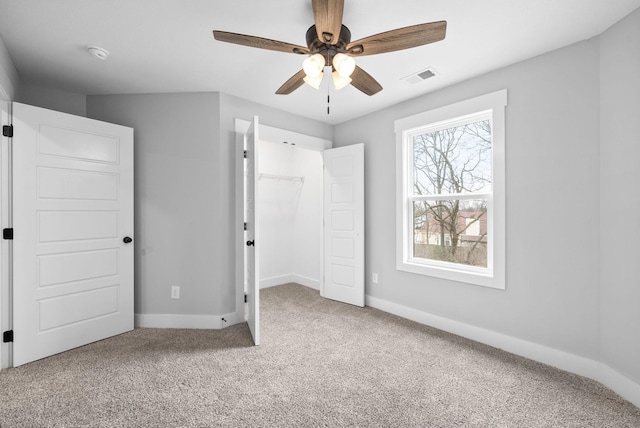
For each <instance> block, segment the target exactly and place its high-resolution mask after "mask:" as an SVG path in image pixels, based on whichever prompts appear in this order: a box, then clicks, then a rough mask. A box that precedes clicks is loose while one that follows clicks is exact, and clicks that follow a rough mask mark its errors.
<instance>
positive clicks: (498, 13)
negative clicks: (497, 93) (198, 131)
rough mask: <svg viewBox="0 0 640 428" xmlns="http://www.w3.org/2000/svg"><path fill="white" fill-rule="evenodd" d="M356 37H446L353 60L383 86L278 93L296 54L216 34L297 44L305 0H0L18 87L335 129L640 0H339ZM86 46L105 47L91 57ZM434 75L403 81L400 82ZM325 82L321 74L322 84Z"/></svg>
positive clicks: (617, 14) (509, 59) (563, 39)
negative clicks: (421, 29) (161, 101)
mask: <svg viewBox="0 0 640 428" xmlns="http://www.w3.org/2000/svg"><path fill="white" fill-rule="evenodd" d="M345 3H346V4H345V10H344V18H343V21H344V22H343V23H344V24H345V25H346V26H347V27H349V29H350V30H351V33H352V40H357V39H360V38H362V37H366V36H369V35H373V34H376V33H380V32H383V31H388V30H392V29H395V28H398V27H405V26H409V25H414V24H420V23H423V22H432V21H439V20H446V21H447V22H448V24H447V25H448V26H447V36H446V39H445V40H444V41H441V42H438V43H434V44H431V45H426V46H421V47H417V48H413V49H409V50H405V51H400V52H392V53H387V54H381V55H374V56H366V57H361V58H358V59H357V60H356V61H357V63H358V65H359V66H360V67H362V68H363V69H364V70H366V71H367V72H368V73H369V74H371V75H372V76H373V77H374V78H375V79H376V80H378V82H380V84H382V86H383V87H384V89H383V90H382V91H381V92H379V93H378V94H376V95H374V96H372V97H369V96H366V95H364V94H362V93H361V92H359V91H358V90H356V89H355V88H353V87H352V86H348V87H347V88H345V89H342V90H341V91H338V92H336V91H335V90H334V89H333V88H330V93H331V114H330V115H327V109H326V107H327V91H328V90H329V88H328V85H327V84H323V87H321V89H320V90H319V91H316V90H314V89H312V88H311V87H309V86H307V85H303V86H302V87H301V88H299V89H298V90H296V91H295V92H294V93H293V94H291V95H275V91H276V90H277V89H278V88H279V87H280V85H282V83H284V82H285V81H286V80H287V79H288V78H289V77H291V76H292V75H293V74H294V73H296V72H297V71H298V70H300V68H301V63H302V59H303V58H304V57H302V56H299V55H293V54H287V53H282V52H275V51H266V50H260V49H255V48H249V47H245V46H239V45H232V44H228V43H222V42H218V41H216V40H215V39H214V38H213V36H212V30H214V29H216V30H224V31H231V32H235V33H242V34H249V35H254V36H260V37H265V38H271V39H275V40H280V41H284V42H289V43H293V44H297V45H302V46H305V45H306V43H305V32H306V30H307V29H308V28H309V27H310V26H311V25H312V24H313V13H312V9H311V1H310V0H268V1H266V0H229V1H222V0H0V36H1V37H2V39H3V40H4V43H5V45H6V47H7V49H8V51H9V54H10V55H11V57H12V59H13V62H14V64H15V67H16V69H17V70H18V73H19V75H20V78H21V80H22V81H23V82H28V83H31V84H35V85H42V86H47V87H53V88H58V89H63V90H67V91H72V92H77V93H81V94H124V93H158V92H201V91H221V92H226V93H229V94H232V95H235V96H238V97H241V98H245V99H248V100H252V101H255V102H258V103H262V104H266V105H268V106H271V107H275V108H278V109H282V110H285V111H289V112H293V113H296V114H299V115H302V116H306V117H310V118H313V119H316V120H319V121H323V122H327V123H330V124H337V123H341V122H344V121H346V120H349V119H353V118H355V117H358V116H362V115H364V114H367V113H370V112H372V111H375V110H378V109H380V108H383V107H386V106H389V105H393V104H396V103H398V102H401V101H403V100H407V99H410V98H413V97H415V96H418V95H421V94H425V93H428V92H431V91H433V90H435V89H438V88H442V87H444V86H448V85H451V84H453V83H455V82H459V81H462V80H465V79H468V78H470V77H473V76H477V75H480V74H483V73H486V72H488V71H490V70H494V69H497V68H500V67H503V66H505V65H508V64H512V63H515V62H518V61H521V60H523V59H526V58H530V57H533V56H536V55H539V54H542V53H544V52H548V51H551V50H554V49H557V48H560V47H563V46H566V45H569V44H572V43H575V42H578V41H580V40H585V39H588V38H591V37H593V36H596V35H598V34H600V33H602V32H603V31H604V30H606V29H607V28H609V27H610V26H611V25H613V24H614V23H616V22H617V21H619V20H620V19H622V18H623V17H625V16H626V15H628V14H629V13H630V12H632V11H633V10H635V9H636V8H638V7H640V0H606V1H604V0H482V1H479V0H431V1H426V0H394V1H382V0H345ZM87 45H99V46H102V47H104V48H105V49H107V50H108V51H109V52H110V54H111V55H110V57H109V58H108V59H107V60H106V61H100V60H98V59H95V58H93V57H91V56H90V55H89V54H88V53H87V51H86V47H87ZM428 67H432V68H434V69H435V70H436V71H437V72H438V75H437V76H436V77H434V78H431V79H429V80H427V81H424V82H421V83H418V84H415V85H411V84H409V83H407V82H405V81H403V80H402V78H403V77H405V76H407V75H409V74H412V73H415V72H418V71H421V70H424V69H426V68H428ZM327 80H328V79H326V78H325V83H326V81H327Z"/></svg>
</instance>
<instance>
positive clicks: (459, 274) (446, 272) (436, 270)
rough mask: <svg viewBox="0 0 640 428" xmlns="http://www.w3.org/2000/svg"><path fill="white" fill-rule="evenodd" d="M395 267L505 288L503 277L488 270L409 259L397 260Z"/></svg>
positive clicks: (421, 273)
mask: <svg viewBox="0 0 640 428" xmlns="http://www.w3.org/2000/svg"><path fill="white" fill-rule="evenodd" d="M396 268H397V269H398V270H400V271H404V272H410V273H415V274H419V275H425V276H432V277H435V278H442V279H447V280H450V281H456V282H463V283H466V284H473V285H480V286H482V287H488V288H495V289H498V290H504V289H505V283H504V279H502V280H500V279H499V278H496V276H495V275H494V274H493V273H492V272H491V271H489V270H487V271H486V273H485V272H470V271H464V270H461V269H451V268H447V267H441V266H429V265H426V264H422V263H412V262H409V261H402V262H398V263H397V266H396Z"/></svg>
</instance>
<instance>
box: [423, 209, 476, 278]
mask: <svg viewBox="0 0 640 428" xmlns="http://www.w3.org/2000/svg"><path fill="white" fill-rule="evenodd" d="M413 257H414V258H420V259H429V260H438V261H443V262H450V263H458V264H463V265H468V266H478V267H487V201H486V200H480V199H464V200H463V199H452V200H441V201H415V202H413Z"/></svg>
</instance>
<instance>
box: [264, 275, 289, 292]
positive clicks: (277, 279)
mask: <svg viewBox="0 0 640 428" xmlns="http://www.w3.org/2000/svg"><path fill="white" fill-rule="evenodd" d="M289 282H293V275H290V274H289V275H280V276H274V277H272V278H265V279H261V280H260V288H261V289H262V288H269V287H275V286H276V285H280V284H287V283H289Z"/></svg>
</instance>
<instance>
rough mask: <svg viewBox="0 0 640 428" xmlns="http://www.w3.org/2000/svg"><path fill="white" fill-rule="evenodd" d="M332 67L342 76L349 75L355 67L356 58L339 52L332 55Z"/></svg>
mask: <svg viewBox="0 0 640 428" xmlns="http://www.w3.org/2000/svg"><path fill="white" fill-rule="evenodd" d="M333 68H335V69H336V71H337V72H338V74H340V76H342V77H349V76H351V74H352V73H353V70H355V69H356V60H354V59H353V58H351V57H350V56H347V55H345V54H343V53H339V54H337V55H336V56H334V57H333Z"/></svg>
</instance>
